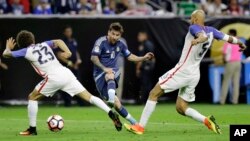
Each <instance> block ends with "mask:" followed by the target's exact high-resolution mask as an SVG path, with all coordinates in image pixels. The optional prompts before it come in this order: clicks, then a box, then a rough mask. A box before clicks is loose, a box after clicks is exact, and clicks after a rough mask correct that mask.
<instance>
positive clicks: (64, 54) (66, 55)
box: [59, 52, 72, 59]
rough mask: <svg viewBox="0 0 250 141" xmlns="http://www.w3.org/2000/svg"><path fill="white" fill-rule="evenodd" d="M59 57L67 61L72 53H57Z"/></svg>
mask: <svg viewBox="0 0 250 141" xmlns="http://www.w3.org/2000/svg"><path fill="white" fill-rule="evenodd" d="M59 55H60V56H62V57H63V58H65V59H68V58H69V57H71V55H72V53H71V52H61V53H59Z"/></svg>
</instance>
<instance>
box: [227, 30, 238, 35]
mask: <svg viewBox="0 0 250 141" xmlns="http://www.w3.org/2000/svg"><path fill="white" fill-rule="evenodd" d="M228 33H229V34H231V35H232V36H237V31H236V30H235V29H230V30H229V32H228Z"/></svg>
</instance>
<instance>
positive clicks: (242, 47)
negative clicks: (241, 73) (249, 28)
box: [222, 34, 247, 51]
mask: <svg viewBox="0 0 250 141" xmlns="http://www.w3.org/2000/svg"><path fill="white" fill-rule="evenodd" d="M222 40H223V41H227V42H229V43H232V44H238V45H239V47H240V50H239V51H244V50H245V49H246V48H247V46H246V45H245V44H244V43H242V42H241V41H240V40H239V39H238V38H236V37H234V36H230V35H227V34H225V35H224V37H223V38H222Z"/></svg>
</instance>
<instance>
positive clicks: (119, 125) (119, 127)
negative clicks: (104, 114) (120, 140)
mask: <svg viewBox="0 0 250 141" xmlns="http://www.w3.org/2000/svg"><path fill="white" fill-rule="evenodd" d="M108 115H109V117H110V118H111V119H112V120H113V122H114V125H115V128H116V130H117V131H121V130H122V123H121V121H120V119H119V115H118V114H117V113H116V112H113V111H109V113H108Z"/></svg>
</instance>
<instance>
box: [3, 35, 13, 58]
mask: <svg viewBox="0 0 250 141" xmlns="http://www.w3.org/2000/svg"><path fill="white" fill-rule="evenodd" d="M15 45H16V42H15V39H13V38H12V37H11V38H9V39H8V40H7V41H6V48H5V50H4V52H3V57H4V58H11V57H13V55H12V51H11V50H12V49H14V47H15Z"/></svg>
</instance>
